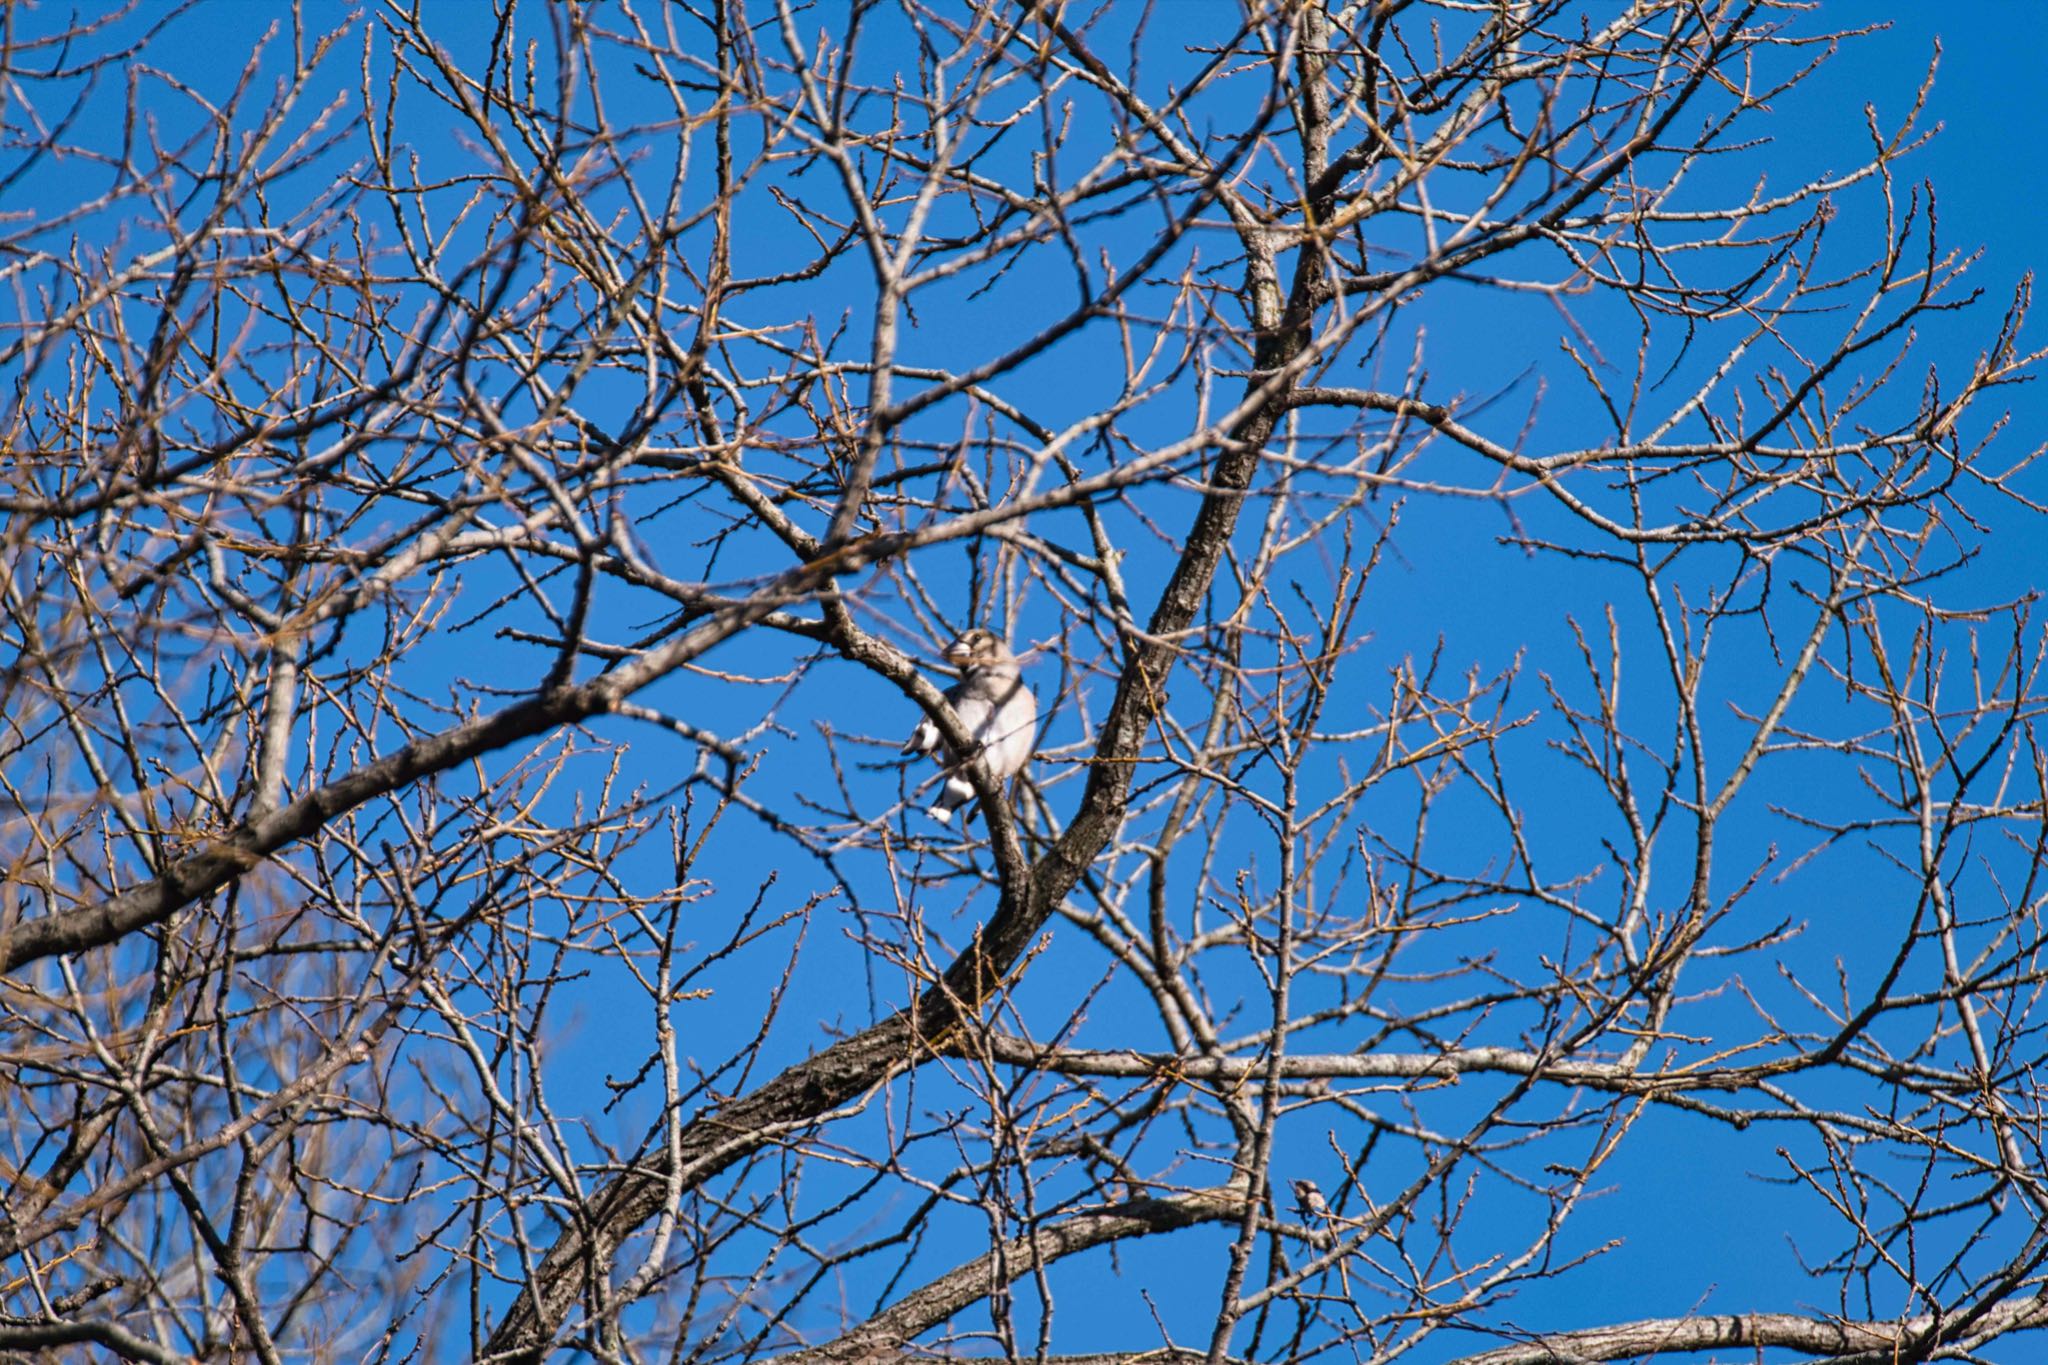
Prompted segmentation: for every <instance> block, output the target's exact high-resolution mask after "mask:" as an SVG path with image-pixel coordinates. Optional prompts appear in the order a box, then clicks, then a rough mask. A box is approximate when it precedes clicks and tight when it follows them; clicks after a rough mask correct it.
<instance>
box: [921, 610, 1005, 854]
mask: <svg viewBox="0 0 2048 1365" xmlns="http://www.w3.org/2000/svg"><path fill="white" fill-rule="evenodd" d="M944 658H945V660H946V662H947V663H949V664H952V665H953V666H954V667H956V668H958V669H959V670H960V681H959V682H956V683H954V684H953V685H952V686H951V687H949V688H947V689H946V701H947V702H948V703H949V704H950V705H951V706H952V708H953V710H954V712H955V714H957V715H958V716H959V717H960V724H961V726H962V728H964V729H965V730H966V731H967V733H968V734H969V735H970V736H972V737H973V739H974V741H975V743H976V745H977V747H976V749H975V750H974V752H972V753H968V754H961V753H957V752H955V751H954V750H953V748H952V746H950V745H947V744H945V743H944V739H943V737H942V736H941V735H940V734H939V727H938V726H936V725H934V724H933V723H932V722H931V720H930V718H926V719H925V720H923V721H920V722H919V723H918V727H917V729H915V730H913V731H912V732H911V734H910V738H909V739H907V740H905V741H904V742H903V752H904V753H906V754H929V753H934V752H936V751H938V750H939V749H941V748H944V749H945V757H944V761H945V763H946V780H945V783H944V785H943V786H941V787H940V789H939V795H938V799H937V800H936V801H934V802H933V803H932V805H931V806H930V808H929V809H928V810H927V811H926V812H925V813H926V814H927V815H929V816H931V817H932V819H934V820H936V821H938V822H939V823H940V824H942V825H945V824H951V823H952V820H953V812H954V811H956V810H958V809H960V807H962V806H964V805H966V804H967V803H968V802H970V801H972V800H973V799H974V784H973V783H971V782H969V781H968V780H967V775H966V771H965V769H966V766H967V765H968V764H969V763H971V762H973V761H974V760H975V759H977V758H979V759H980V760H981V763H982V766H983V767H984V768H986V769H987V770H988V775H989V776H990V777H992V778H994V779H995V780H996V782H997V784H998V785H1000V784H1002V783H1004V782H1007V781H1009V780H1010V779H1011V778H1013V777H1015V776H1016V775H1017V774H1018V773H1020V772H1022V771H1024V765H1025V763H1027V762H1029V761H1030V758H1031V743H1032V741H1033V739H1035V738H1036V737H1037V733H1038V701H1037V699H1036V698H1034V697H1033V696H1032V695H1031V689H1030V688H1028V687H1026V686H1025V685H1024V680H1023V679H1022V678H1021V677H1019V676H1018V671H1017V659H1016V656H1015V655H1013V654H1011V653H1010V647H1009V646H1008V645H1006V644H1004V643H1003V642H1002V639H1001V637H999V636H998V635H996V634H995V633H994V632H993V631H987V630H981V629H978V628H977V629H974V630H968V631H962V632H961V634H960V638H959V639H957V640H955V641H953V643H952V644H950V645H947V646H946V651H945V654H944Z"/></svg>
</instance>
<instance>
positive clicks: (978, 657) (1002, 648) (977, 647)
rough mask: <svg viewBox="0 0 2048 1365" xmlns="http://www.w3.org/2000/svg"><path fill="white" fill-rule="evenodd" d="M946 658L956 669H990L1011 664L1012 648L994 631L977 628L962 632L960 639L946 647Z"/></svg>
mask: <svg viewBox="0 0 2048 1365" xmlns="http://www.w3.org/2000/svg"><path fill="white" fill-rule="evenodd" d="M944 658H945V660H946V662H947V663H949V664H952V665H953V666H954V667H955V668H962V669H976V668H990V667H993V666H995V665H997V664H1005V663H1008V662H1010V647H1009V646H1008V645H1006V644H1004V643H1003V640H1002V637H1001V636H1000V635H997V634H996V633H995V632H994V631H992V630H983V629H981V628H980V627H979V626H976V627H975V628H974V629H973V630H963V631H961V632H960V637H959V638H958V639H956V640H954V641H953V643H952V644H950V645H947V646H946V652H945V655H944Z"/></svg>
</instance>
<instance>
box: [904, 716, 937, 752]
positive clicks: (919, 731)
mask: <svg viewBox="0 0 2048 1365" xmlns="http://www.w3.org/2000/svg"><path fill="white" fill-rule="evenodd" d="M938 744H939V727H938V726H936V725H934V724H932V722H931V717H929V716H927V717H925V718H924V719H923V720H921V721H919V722H918V723H917V728H916V729H915V730H912V731H911V732H910V738H909V739H906V740H904V741H903V752H904V753H906V754H928V753H930V752H931V751H932V750H933V749H935V748H937V747H938Z"/></svg>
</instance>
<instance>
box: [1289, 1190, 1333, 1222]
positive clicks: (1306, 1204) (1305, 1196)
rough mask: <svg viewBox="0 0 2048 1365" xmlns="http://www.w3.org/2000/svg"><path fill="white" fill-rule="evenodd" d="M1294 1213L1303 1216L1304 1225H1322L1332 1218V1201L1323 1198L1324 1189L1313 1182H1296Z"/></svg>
mask: <svg viewBox="0 0 2048 1365" xmlns="http://www.w3.org/2000/svg"><path fill="white" fill-rule="evenodd" d="M1294 1211H1295V1212H1296V1213H1298V1214H1300V1215H1301V1221H1302V1222H1304V1223H1321V1222H1325V1221H1327V1220H1328V1218H1329V1216H1330V1201H1329V1200H1327V1199H1325V1198H1323V1191H1322V1189H1321V1188H1320V1187H1319V1186H1318V1185H1317V1184H1316V1182H1315V1181H1313V1180H1297V1181H1295V1182H1294Z"/></svg>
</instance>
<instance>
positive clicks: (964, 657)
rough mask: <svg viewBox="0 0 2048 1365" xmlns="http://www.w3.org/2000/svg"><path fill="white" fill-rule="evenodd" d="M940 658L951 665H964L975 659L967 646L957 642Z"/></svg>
mask: <svg viewBox="0 0 2048 1365" xmlns="http://www.w3.org/2000/svg"><path fill="white" fill-rule="evenodd" d="M939 657H940V658H942V659H944V660H945V661H946V662H947V663H949V664H964V663H966V662H967V661H968V660H969V659H970V658H972V657H973V654H972V651H970V650H969V649H968V647H967V646H966V645H964V644H962V643H961V642H960V641H958V640H955V641H954V642H953V643H952V644H950V645H947V646H946V652H945V653H944V654H941V655H940V656H939Z"/></svg>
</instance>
